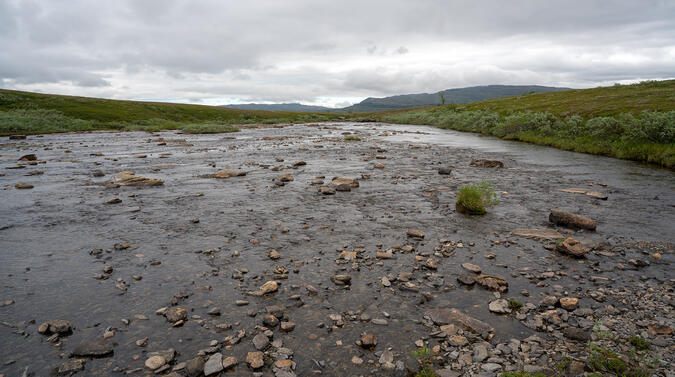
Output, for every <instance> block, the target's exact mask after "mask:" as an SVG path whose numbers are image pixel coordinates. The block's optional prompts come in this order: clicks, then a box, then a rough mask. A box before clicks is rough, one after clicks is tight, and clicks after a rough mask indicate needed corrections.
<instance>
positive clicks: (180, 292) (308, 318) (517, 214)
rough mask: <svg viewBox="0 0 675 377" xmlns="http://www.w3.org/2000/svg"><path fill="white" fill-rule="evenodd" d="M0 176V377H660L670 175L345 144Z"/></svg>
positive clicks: (196, 142)
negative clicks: (617, 372)
mask: <svg viewBox="0 0 675 377" xmlns="http://www.w3.org/2000/svg"><path fill="white" fill-rule="evenodd" d="M0 155H1V156H0V183H1V186H2V198H3V200H2V201H1V202H0V276H2V286H0V376H2V377H5V376H21V375H25V376H47V375H50V374H52V375H53V374H60V375H72V374H76V375H97V376H116V375H149V374H158V375H170V376H200V375H204V374H206V375H209V376H217V375H219V374H220V375H222V376H252V375H258V376H277V377H282V376H283V377H287V376H295V375H297V376H310V375H326V376H408V375H414V373H416V372H417V371H419V370H420V369H422V368H424V367H425V366H426V367H428V368H429V369H433V370H434V371H435V373H436V374H437V375H438V376H460V375H467V376H478V375H480V376H486V377H488V376H495V375H497V374H499V373H502V372H505V371H520V370H525V371H527V372H532V373H538V372H542V373H545V374H548V375H554V374H558V375H569V376H575V375H579V374H583V373H590V372H592V371H598V370H604V369H607V370H606V371H605V373H607V372H611V371H612V370H613V369H611V368H613V367H616V365H615V364H616V363H618V362H615V363H614V364H612V365H610V366H608V365H605V364H603V363H602V362H600V361H598V360H599V359H598V355H601V356H602V359H603V360H610V361H612V360H613V359H612V357H613V356H612V355H611V354H609V353H608V352H610V351H611V352H616V356H617V357H618V358H619V359H620V361H622V362H624V363H625V367H626V370H629V371H633V370H639V371H644V372H645V373H654V374H656V375H659V376H672V375H673V374H674V372H673V371H674V370H675V365H674V364H673V363H674V362H675V357H674V355H675V352H674V351H675V342H674V341H673V339H674V338H673V328H674V327H675V313H674V305H675V297H674V292H673V283H674V282H675V276H674V274H673V268H672V263H673V261H674V260H675V257H674V255H673V251H674V248H673V242H675V225H673V224H675V190H673V187H675V174H673V173H672V172H670V171H667V170H662V169H655V168H651V167H648V166H642V165H639V164H636V163H632V162H627V161H619V160H613V159H608V158H602V157H596V156H588V155H580V154H576V153H570V152H563V151H557V150H553V149H549V148H544V147H537V146H528V145H524V144H520V143H511V142H505V141H501V140H495V139H490V138H483V137H479V136H475V135H467V134H461V133H457V132H452V131H444V130H439V129H434V128H428V127H406V126H391V125H385V124H350V123H338V124H311V125H294V126H266V127H259V128H247V129H244V130H242V131H241V132H239V133H234V134H213V135H183V134H178V133H175V132H162V133H157V134H150V133H141V132H127V133H112V132H96V133H79V134H60V135H44V136H28V137H27V138H25V139H20V138H12V139H10V138H4V140H2V141H1V143H0ZM486 161H487V162H486ZM495 162H499V163H495ZM336 178H337V179H336ZM481 180H489V181H491V182H493V183H494V184H495V186H496V187H497V190H498V194H499V204H498V205H497V206H496V207H494V208H490V209H489V212H488V214H487V215H484V216H469V215H463V214H460V213H458V212H457V210H456V209H455V198H456V192H457V190H458V189H459V187H460V186H462V185H465V184H467V183H470V182H477V181H481ZM557 210H561V211H566V212H569V213H571V214H575V215H581V216H583V218H576V217H570V216H568V214H567V213H562V214H561V213H560V212H556V211H557ZM570 219H576V220H570ZM593 228H594V229H593ZM420 349H421V350H423V351H424V352H420ZM427 350H428V352H427ZM414 351H417V352H416V354H415V355H413V352H414ZM633 356H634V358H633ZM635 375H637V374H635Z"/></svg>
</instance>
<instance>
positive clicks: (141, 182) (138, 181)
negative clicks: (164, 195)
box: [115, 170, 164, 186]
mask: <svg viewBox="0 0 675 377" xmlns="http://www.w3.org/2000/svg"><path fill="white" fill-rule="evenodd" d="M115 183H116V184H118V185H120V186H159V185H163V184H164V181H163V180H161V179H156V178H146V177H141V176H139V175H135V174H134V172H132V171H129V170H125V171H123V172H120V173H117V174H115Z"/></svg>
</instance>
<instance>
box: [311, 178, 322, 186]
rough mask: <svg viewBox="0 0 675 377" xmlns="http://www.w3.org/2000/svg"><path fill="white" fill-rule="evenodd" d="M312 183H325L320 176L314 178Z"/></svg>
mask: <svg viewBox="0 0 675 377" xmlns="http://www.w3.org/2000/svg"><path fill="white" fill-rule="evenodd" d="M311 184H312V185H323V179H318V178H315V179H312V183H311Z"/></svg>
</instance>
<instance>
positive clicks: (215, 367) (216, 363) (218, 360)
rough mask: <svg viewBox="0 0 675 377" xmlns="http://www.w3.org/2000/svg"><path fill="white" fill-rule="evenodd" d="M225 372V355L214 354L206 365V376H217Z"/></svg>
mask: <svg viewBox="0 0 675 377" xmlns="http://www.w3.org/2000/svg"><path fill="white" fill-rule="evenodd" d="M221 370H223V354H221V353H220V352H218V353H214V354H213V355H211V357H209V359H208V360H207V361H206V363H204V375H205V376H210V375H212V374H216V373H218V372H220V371H221Z"/></svg>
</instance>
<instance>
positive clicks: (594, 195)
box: [558, 188, 607, 200]
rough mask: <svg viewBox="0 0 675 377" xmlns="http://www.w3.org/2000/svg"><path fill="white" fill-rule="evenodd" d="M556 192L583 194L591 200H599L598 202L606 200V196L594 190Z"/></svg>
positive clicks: (572, 189)
mask: <svg viewBox="0 0 675 377" xmlns="http://www.w3.org/2000/svg"><path fill="white" fill-rule="evenodd" d="M558 191H561V192H567V193H570V194H583V195H586V196H590V197H591V198H595V199H600V200H607V194H604V193H602V192H600V191H595V190H587V189H583V188H565V189H560V190H558Z"/></svg>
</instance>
